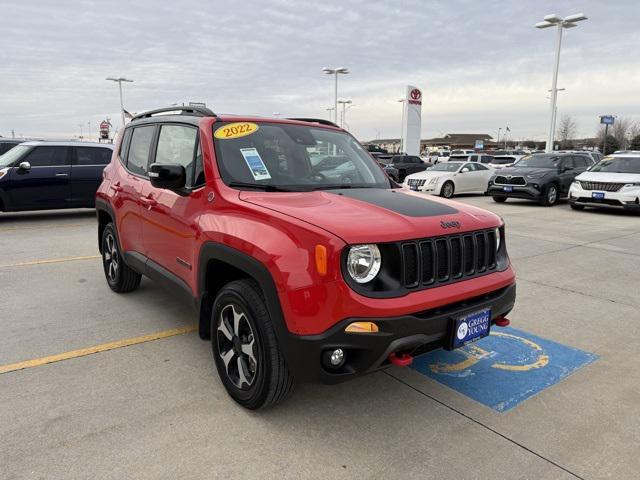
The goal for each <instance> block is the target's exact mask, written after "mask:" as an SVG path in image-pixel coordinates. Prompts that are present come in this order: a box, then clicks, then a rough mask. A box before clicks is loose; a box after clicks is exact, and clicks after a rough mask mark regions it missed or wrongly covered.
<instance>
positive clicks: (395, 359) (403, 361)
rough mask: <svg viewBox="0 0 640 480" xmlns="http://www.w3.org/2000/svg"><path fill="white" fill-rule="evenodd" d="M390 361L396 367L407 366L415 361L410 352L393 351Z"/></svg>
mask: <svg viewBox="0 0 640 480" xmlns="http://www.w3.org/2000/svg"><path fill="white" fill-rule="evenodd" d="M389 361H390V362H391V363H392V364H393V365H395V366H396V367H407V366H409V365H411V363H412V362H413V357H412V356H411V355H409V354H408V353H396V352H393V353H391V354H390V355H389Z"/></svg>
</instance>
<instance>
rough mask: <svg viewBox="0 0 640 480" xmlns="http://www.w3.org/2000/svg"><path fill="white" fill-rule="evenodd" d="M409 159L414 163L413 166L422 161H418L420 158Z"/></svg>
mask: <svg viewBox="0 0 640 480" xmlns="http://www.w3.org/2000/svg"><path fill="white" fill-rule="evenodd" d="M409 158H411V163H415V164H420V163H422V160H420V157H409Z"/></svg>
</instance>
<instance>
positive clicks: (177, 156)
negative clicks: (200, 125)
mask: <svg viewBox="0 0 640 480" xmlns="http://www.w3.org/2000/svg"><path fill="white" fill-rule="evenodd" d="M197 136H198V129H197V128H195V127H187V126H184V125H163V126H162V127H160V136H159V137H158V148H157V150H156V159H155V163H163V164H174V165H175V164H178V165H182V166H183V167H184V169H185V172H186V174H187V182H186V186H187V187H191V186H192V185H193V183H194V182H193V179H194V171H195V156H196V140H197Z"/></svg>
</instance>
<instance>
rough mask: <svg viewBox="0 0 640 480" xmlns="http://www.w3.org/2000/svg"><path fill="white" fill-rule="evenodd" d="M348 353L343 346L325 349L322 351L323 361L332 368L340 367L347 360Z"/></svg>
mask: <svg viewBox="0 0 640 480" xmlns="http://www.w3.org/2000/svg"><path fill="white" fill-rule="evenodd" d="M346 357H347V354H346V353H345V351H344V350H342V349H341V348H335V349H333V350H325V351H324V352H323V353H322V363H323V364H324V365H325V366H326V367H328V368H332V369H338V368H340V367H341V366H342V365H344V362H345V360H346Z"/></svg>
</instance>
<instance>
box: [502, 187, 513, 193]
mask: <svg viewBox="0 0 640 480" xmlns="http://www.w3.org/2000/svg"><path fill="white" fill-rule="evenodd" d="M502 190H504V191H505V192H513V187H502Z"/></svg>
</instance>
